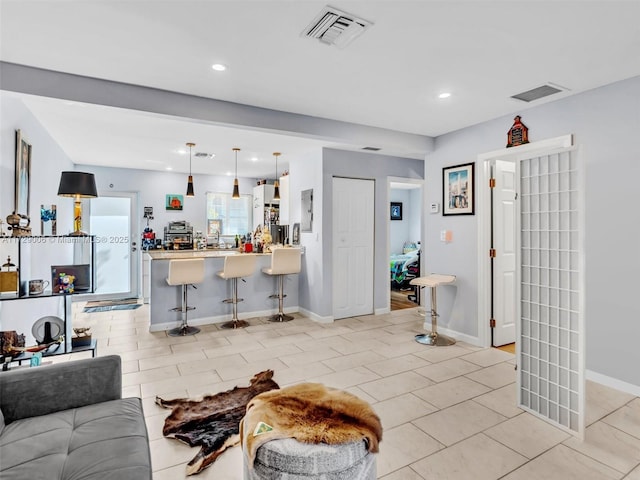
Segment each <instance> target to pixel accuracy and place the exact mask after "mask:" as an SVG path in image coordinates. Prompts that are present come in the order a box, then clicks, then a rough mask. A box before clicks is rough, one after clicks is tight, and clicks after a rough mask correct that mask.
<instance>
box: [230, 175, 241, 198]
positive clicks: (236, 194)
mask: <svg viewBox="0 0 640 480" xmlns="http://www.w3.org/2000/svg"><path fill="white" fill-rule="evenodd" d="M231 198H240V188H238V179H237V178H236V179H234V180H233V193H232V194H231Z"/></svg>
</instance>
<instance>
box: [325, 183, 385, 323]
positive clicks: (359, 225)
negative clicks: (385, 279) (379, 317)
mask: <svg viewBox="0 0 640 480" xmlns="http://www.w3.org/2000/svg"><path fill="white" fill-rule="evenodd" d="M374 186H375V184H374V182H373V180H360V179H352V178H334V179H333V249H332V251H333V318H334V319H336V320H337V319H339V318H346V317H354V316H357V315H368V314H371V313H373V233H374V230H373V219H374V207H373V205H374Z"/></svg>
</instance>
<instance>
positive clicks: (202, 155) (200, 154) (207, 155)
mask: <svg viewBox="0 0 640 480" xmlns="http://www.w3.org/2000/svg"><path fill="white" fill-rule="evenodd" d="M193 156H194V157H196V158H213V157H215V154H213V153H207V152H196V153H194V154H193Z"/></svg>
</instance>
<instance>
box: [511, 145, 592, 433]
mask: <svg viewBox="0 0 640 480" xmlns="http://www.w3.org/2000/svg"><path fill="white" fill-rule="evenodd" d="M580 185H581V181H580V171H579V165H578V162H577V160H576V155H575V152H572V151H565V152H562V153H558V154H554V155H545V156H541V157H536V158H530V159H526V160H522V161H521V162H520V192H521V202H520V222H521V225H520V234H521V239H520V254H521V272H520V274H521V300H520V316H521V322H520V332H519V338H520V344H519V348H518V370H519V376H518V389H519V392H518V393H519V395H518V398H519V403H520V406H521V407H522V408H524V409H525V410H528V411H530V412H532V413H534V414H536V415H538V416H540V417H542V418H545V419H547V420H548V421H550V422H552V423H554V424H555V425H557V426H560V427H562V428H563V429H565V430H567V431H569V432H572V433H574V434H577V435H583V432H584V375H583V368H582V367H583V365H584V358H583V357H584V338H583V335H584V328H583V318H582V314H583V312H582V299H581V295H582V293H581V292H582V290H581V286H582V275H583V272H582V256H581V255H582V252H581V244H582V243H581V242H582V241H581V238H580V233H581V231H583V230H581V228H582V227H581V225H580V221H581V216H580V209H581V208H582V204H581V203H580V199H581V196H580V190H579V186H580Z"/></svg>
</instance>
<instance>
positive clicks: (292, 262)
mask: <svg viewBox="0 0 640 480" xmlns="http://www.w3.org/2000/svg"><path fill="white" fill-rule="evenodd" d="M300 257H301V249H299V248H289V247H282V248H276V249H274V250H273V251H272V252H271V267H264V268H263V269H262V272H263V273H266V274H267V275H277V276H278V293H276V294H274V295H270V296H269V298H277V299H278V313H276V314H275V315H273V316H272V317H271V318H269V321H270V322H288V321H289V320H293V317H292V316H291V315H286V314H285V313H284V311H283V309H282V308H283V303H284V302H283V299H284V297H286V295H285V294H284V276H285V275H291V274H294V273H300V263H301V261H300Z"/></svg>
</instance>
